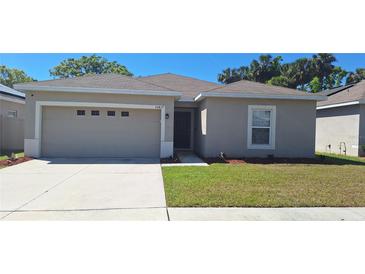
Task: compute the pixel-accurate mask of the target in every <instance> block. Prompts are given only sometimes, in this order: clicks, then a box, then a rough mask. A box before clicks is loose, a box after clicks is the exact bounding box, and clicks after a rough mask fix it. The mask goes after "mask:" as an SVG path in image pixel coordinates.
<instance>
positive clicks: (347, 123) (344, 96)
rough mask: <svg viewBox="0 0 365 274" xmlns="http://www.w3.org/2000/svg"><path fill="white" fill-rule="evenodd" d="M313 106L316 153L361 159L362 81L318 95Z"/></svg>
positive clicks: (364, 130)
mask: <svg viewBox="0 0 365 274" xmlns="http://www.w3.org/2000/svg"><path fill="white" fill-rule="evenodd" d="M321 94H323V95H326V96H327V97H328V100H326V101H321V102H318V104H317V129H316V150H318V151H324V152H333V153H341V154H347V155H353V156H365V80H363V81H361V82H359V83H357V84H352V85H346V86H343V87H339V88H336V89H332V90H327V91H323V92H321Z"/></svg>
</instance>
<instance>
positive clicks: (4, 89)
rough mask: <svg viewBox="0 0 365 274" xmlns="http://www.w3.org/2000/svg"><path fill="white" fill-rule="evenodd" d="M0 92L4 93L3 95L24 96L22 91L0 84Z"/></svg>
mask: <svg viewBox="0 0 365 274" xmlns="http://www.w3.org/2000/svg"><path fill="white" fill-rule="evenodd" d="M0 93H1V94H5V95H10V96H13V97H18V98H25V94H24V93H23V92H20V91H17V90H15V89H12V88H9V87H7V86H4V85H2V84H0Z"/></svg>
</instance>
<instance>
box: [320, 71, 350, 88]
mask: <svg viewBox="0 0 365 274" xmlns="http://www.w3.org/2000/svg"><path fill="white" fill-rule="evenodd" d="M347 74H348V72H347V71H346V70H344V69H342V68H341V67H335V68H334V69H333V71H332V73H331V74H330V75H328V76H327V77H326V79H325V81H324V86H323V87H322V89H331V88H336V87H339V86H341V84H342V80H343V79H344V78H345V77H346V75H347Z"/></svg>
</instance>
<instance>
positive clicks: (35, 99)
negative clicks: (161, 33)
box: [16, 73, 325, 158]
mask: <svg viewBox="0 0 365 274" xmlns="http://www.w3.org/2000/svg"><path fill="white" fill-rule="evenodd" d="M16 88H17V89H19V90H22V91H25V92H26V124H25V153H26V154H27V155H29V156H33V157H161V158H165V157H170V156H172V155H173V153H174V151H176V150H192V151H194V152H196V153H197V154H198V155H200V156H202V157H217V156H218V155H219V154H220V153H221V152H223V153H225V154H226V155H227V156H228V157H268V156H274V157H313V156H314V151H315V123H316V104H317V100H322V99H323V98H325V97H324V96H318V95H313V94H308V93H304V92H299V91H296V90H292V89H288V88H283V87H276V86H269V85H265V84H260V83H254V82H249V81H239V82H235V83H232V84H229V85H224V86H223V85H218V84H216V83H212V82H207V81H202V80H198V79H195V78H191V77H185V76H180V75H176V74H171V73H166V74H159V75H153V76H148V77H129V76H122V75H117V74H101V75H88V76H82V77H76V78H67V79H56V80H49V81H39V82H32V83H26V84H18V85H16Z"/></svg>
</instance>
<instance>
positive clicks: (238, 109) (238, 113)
mask: <svg viewBox="0 0 365 274" xmlns="http://www.w3.org/2000/svg"><path fill="white" fill-rule="evenodd" d="M249 105H270V106H276V136H275V149H248V147H247V134H248V106H249ZM203 109H207V134H206V136H202V135H201V134H200V135H199V134H198V135H197V139H198V140H199V141H200V146H199V147H198V149H197V151H198V153H199V154H200V155H202V156H204V157H216V156H218V155H219V153H220V152H224V153H225V154H226V155H227V156H228V157H267V155H269V154H273V155H274V156H275V157H306V158H309V157H313V156H314V151H315V150H314V148H315V120H316V118H315V115H316V111H315V109H316V102H315V101H304V100H302V101H299V100H266V99H265V100H260V99H229V98H206V99H205V100H204V101H203V102H201V103H200V105H199V109H198V112H200V113H201V111H202V110H203Z"/></svg>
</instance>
